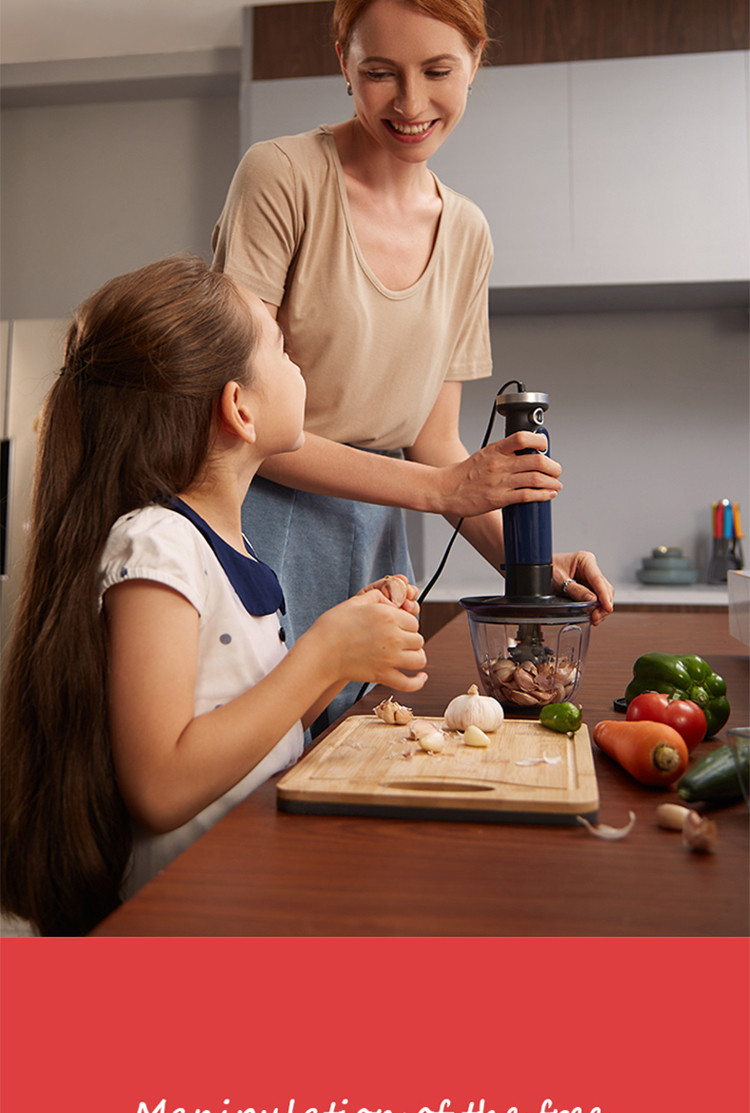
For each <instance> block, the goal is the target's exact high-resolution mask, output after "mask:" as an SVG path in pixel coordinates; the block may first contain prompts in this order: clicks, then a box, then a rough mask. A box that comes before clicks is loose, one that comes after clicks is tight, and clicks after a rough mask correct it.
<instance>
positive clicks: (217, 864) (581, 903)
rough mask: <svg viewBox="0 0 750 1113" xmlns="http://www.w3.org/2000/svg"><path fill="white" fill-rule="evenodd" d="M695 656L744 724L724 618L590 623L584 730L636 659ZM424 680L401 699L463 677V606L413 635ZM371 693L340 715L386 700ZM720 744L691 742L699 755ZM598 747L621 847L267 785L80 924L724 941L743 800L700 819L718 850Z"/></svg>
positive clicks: (181, 931) (565, 832)
mask: <svg viewBox="0 0 750 1113" xmlns="http://www.w3.org/2000/svg"><path fill="white" fill-rule="evenodd" d="M654 650H659V651H661V652H666V653H686V652H688V653H696V654H698V655H699V656H702V657H705V658H706V659H707V660H708V661H709V662H710V664H711V665H712V666H713V668H714V670H715V671H717V672H719V673H721V675H723V676H724V678H725V679H726V681H727V685H728V689H729V696H730V702H731V704H732V715H731V718H730V720H729V723H728V724H727V726H728V727H730V726H747V725H748V723H749V722H750V708H749V707H748V686H749V669H748V651H747V648H746V647H744V646H743V645H742V644H741V643H740V642H739V641H737V640H736V639H734V638H732V637H731V636H730V635H729V630H728V619H727V615H726V612H725V613H723V614H702V613H699V612H698V613H674V612H669V611H666V612H656V613H626V614H617V613H616V614H614V615H613V616H611V617H610V618H609V619H608V620H607V621H606V622H605V623H604V624H603V625H601V626H599V627H597V628H596V629H594V630H593V631H592V634H591V644H590V648H589V659H588V665H587V671H586V676H585V678H584V682H583V684H582V687H581V690H580V693H579V698H580V701H581V702H582V704H583V707H584V718H585V722H586V723H587V725H588V726H589V729H591V728H592V727H593V726H594V724H595V723H596V722H598V721H599V720H600V719H603V718H613V717H616V715H615V712H614V711H613V707H612V701H613V699H614V698H615V697H618V696H621V695H622V694H623V692H624V689H625V687H626V685H627V683H628V680H629V679H630V677H631V675H632V664H633V661H634V660H635V659H636V657H638V656H639V655H640V654H641V653H647V652H651V651H654ZM428 670H429V674H430V679H429V681H428V682H427V684H426V685H425V687H424V689H423V690H422V691H421V692H419V693H417V694H416V695H414V696H410V697H409V699H408V701H407V702H408V703H409V704H410V705H411V706H412V707H413V709H414V711H415V713H416V714H421V715H430V714H432V715H438V714H441V713H442V711H443V710H444V708H445V705H446V703H447V701H448V699H449V698H450V697H452V696H453V695H456V694H457V693H459V692H461V691H465V690H466V688H467V687H468V686H469V684H471V683H473V682H474V681H475V680H476V668H475V665H474V659H473V655H472V650H471V641H470V637H469V632H468V624H467V621H466V618H465V616H464V615H463V614H462V615H460V616H459V617H457V618H455V619H453V620H452V621H451V622H450V623H449V624H448V625H447V626H446V627H444V628H443V629H442V630H441V631H439V632H438V633H437V634H436V635H435V636H434V637H433V638H432V639H430V641H429V643H428ZM384 694H390V693H387V692H386V693H384V692H383V690H379V689H376V690H375V691H374V692H373V693H371V694H370V695H368V696H367V697H366V698H365V699H364V700H363V701H361V702H360V703H359V704H357V705H356V707H355V708H354V709H353V710H354V711H357V712H359V713H361V712H362V711H363V710H368V709H369V708H371V707H372V706H373V705H374V703H376V702H377V701H378V700H379V699H381V698H382V697H383V695H384ZM725 740H726V729H725V730H724V731H722V732H721V733H720V735H719V738H718V739H717V741H716V742H707V743H702V745H701V748H700V749H699V751H698V753H699V754H700V753H703V752H706V751H707V750H708V749H709V748H710V747H712V746H715V745H717V744H718V743H719V742H721V741H725ZM594 749H595V761H596V769H597V776H598V781H599V792H600V800H601V802H600V808H599V820H600V822H603V823H610V824H612V825H614V826H621V825H623V824H625V823H626V821H627V818H628V812H629V811H630V810H631V809H632V810H633V811H634V812H635V813H636V815H637V822H636V825H635V828H634V830H633V831H632V832H631V833H630V835H629V836H628V837H627V838H626V839H624V840H621V841H619V842H604V841H602V840H600V839H596V838H593V837H592V836H591V835H590V834H589V833H588V832H587V831H586V830H584V829H583V828H582V827H581V828H579V827H547V826H535V825H518V826H511V825H506V824H494V823H474V822H451V821H447V820H443V821H434V820H416V819H413V820H407V819H381V818H373V817H362V816H360V817H350V816H307V815H290V814H284V813H282V812H279V811H278V810H277V807H276V794H275V782H276V779H277V778H275V779H273V780H272V781H270V782H268V783H267V784H265V785H263V786H262V787H261V788H260V789H258V790H257V791H256V792H255V793H253V795H252V796H250V797H249V798H248V799H247V800H245V801H244V802H243V803H242V804H240V805H239V806H238V807H237V808H235V809H234V811H232V812H231V813H230V814H229V815H227V816H226V817H225V818H224V819H223V820H221V821H220V822H219V823H218V824H217V825H216V827H214V828H213V830H211V831H209V832H208V833H207V834H205V835H204V836H203V837H202V838H201V839H199V840H198V842H197V843H195V844H194V845H193V846H192V847H190V848H189V849H188V850H187V851H186V852H185V853H184V854H183V855H181V857H180V858H178V859H177V860H176V861H175V862H173V863H172V865H170V866H169V867H168V868H167V869H166V870H165V871H164V872H163V873H162V874H161V875H159V876H158V877H157V878H155V879H154V880H153V881H151V882H150V883H149V884H148V885H146V886H145V887H144V888H143V889H142V890H141V891H140V892H139V893H136V894H135V896H134V897H132V898H131V899H130V900H129V901H127V902H126V903H125V904H124V905H123V906H122V907H121V908H119V909H118V910H117V911H116V912H115V913H114V914H113V915H112V916H110V917H109V918H108V919H107V920H105V921H104V922H103V923H102V924H101V925H100V926H99V927H98V928H97V929H96V931H95V932H94V933H93V934H95V935H109V936H112V935H119V936H137V935H150V936H164V935H182V936H229V935H236V936H428V935H435V936H633V935H635V936H654V935H656V936H719V935H724V936H729V935H742V936H744V935H746V934H747V933H748V927H749V926H750V925H749V916H748V910H749V908H750V892H749V877H750V871H749V870H748V864H749V855H748V826H749V822H748V821H749V817H750V813H749V812H748V809H747V808H746V807H745V805H744V804H736V805H733V806H731V807H729V808H724V809H721V810H720V811H717V812H716V814H715V819H716V821H717V823H718V827H719V839H720V844H719V849H718V852H717V853H716V854H712V855H701V854H695V853H691V852H689V851H686V850H684V849H683V847H682V845H681V839H680V835H679V833H677V832H672V831H664V830H662V829H660V828H658V827H657V825H656V821H655V809H656V805H657V803H660V802H661V801H663V800H668V799H676V797H673V796H672V795H671V794H669V793H664V792H662V791H660V790H651V789H646V788H643V787H642V786H640V785H639V784H638V783H637V782H635V781H634V780H632V779H631V778H630V777H629V776H628V774H626V773H624V772H623V771H622V770H621V769H620V767H619V766H617V765H616V764H615V763H614V762H612V761H611V760H610V759H609V758H607V757H606V756H605V755H604V754H602V753H601V752H600V751H599V750H598V748H596V747H594Z"/></svg>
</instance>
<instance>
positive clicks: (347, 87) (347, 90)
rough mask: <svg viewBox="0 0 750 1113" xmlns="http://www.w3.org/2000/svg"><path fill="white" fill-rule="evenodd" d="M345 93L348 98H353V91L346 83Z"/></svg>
mask: <svg viewBox="0 0 750 1113" xmlns="http://www.w3.org/2000/svg"><path fill="white" fill-rule="evenodd" d="M346 92H347V95H348V96H350V97H353V96H354V90H353V89H352V87H351V85H350V84H349V82H348V81H347V83H346Z"/></svg>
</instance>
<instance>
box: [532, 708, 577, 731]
mask: <svg viewBox="0 0 750 1113" xmlns="http://www.w3.org/2000/svg"><path fill="white" fill-rule="evenodd" d="M539 722H540V723H541V724H542V726H543V727H549V729H550V730H558V731H559V732H560V734H573V733H574V732H575V731H577V730H578V729H579V727H580V725H581V723H582V722H583V715H582V714H581V709H580V707H576V705H575V704H574V703H547V704H545V705H544V707H543V708H542V710H541V711H540V712H539Z"/></svg>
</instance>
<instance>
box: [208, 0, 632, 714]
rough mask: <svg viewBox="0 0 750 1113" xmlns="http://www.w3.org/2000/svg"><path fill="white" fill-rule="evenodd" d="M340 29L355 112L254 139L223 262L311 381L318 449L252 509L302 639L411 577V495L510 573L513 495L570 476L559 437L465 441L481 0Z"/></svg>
mask: <svg viewBox="0 0 750 1113" xmlns="http://www.w3.org/2000/svg"><path fill="white" fill-rule="evenodd" d="M333 25H334V32H335V35H336V52H337V57H338V60H339V65H340V68H341V71H342V75H343V78H344V82H345V84H342V92H344V90H346V91H348V92H349V93H350V95H351V97H352V102H353V106H354V115H353V116H352V117H351V118H350V119H348V120H345V121H343V122H341V123H338V124H334V125H333V126H328V125H324V126H321V127H319V128H317V129H316V130H314V131H311V132H308V133H305V134H303V135H296V136H286V137H284V138H281V139H276V140H273V141H269V142H263V143H258V144H255V145H254V146H253V147H251V148H250V150H249V151H248V152H247V154H246V155H245V157H244V158H243V160H242V162H241V163H240V166H239V167H238V169H237V172H236V174H235V176H234V179H233V181H232V184H231V186H230V189H229V193H228V196H227V200H226V203H225V205H224V209H223V212H222V214H221V216H220V218H219V221H218V223H217V225H216V228H215V230H214V236H213V247H214V266H215V267H216V268H217V269H221V270H225V271H227V272H228V273H230V274H231V275H232V276H233V277H234V278H235V279H236V280H237V281H238V282H240V283H241V284H243V285H244V286H246V287H248V288H249V289H251V290H253V291H254V292H255V293H256V294H257V295H258V296H259V297H261V298H262V299H263V300H264V301H265V302H266V304H267V305H268V307H269V309H270V311H271V313H272V314H273V315H275V316H277V317H278V320H279V323H280V324H281V326H282V329H283V331H284V335H285V336H286V338H287V343H288V345H289V347H290V352H291V355H292V357H293V358H294V360H295V362H296V363H297V364H298V365H299V366H300V368H301V370H302V374H303V375H304V377H305V380H306V383H307V406H306V413H305V438H306V439H305V444H304V446H303V447H302V448H301V449H300V451H299V452H296V453H294V454H293V455H292V454H286V455H282V456H279V457H276V458H275V459H274V461H273V462H268V463H267V464H266V465H264V467H263V468H262V471H261V476H262V478H261V479H260V481H258V482H256V483H255V484H254V486H253V492H252V493H251V495H250V497H249V498H248V499H247V500H246V502H245V507H244V510H243V521H244V523H245V528H246V529H247V530H248V531H249V532H251V533H252V535H253V537H256V538H257V540H258V547H259V551H260V553H261V555H262V556H263V558H264V559H266V560H268V561H269V562H270V563H272V564H274V565H275V567H276V568H277V569H278V570H279V572H280V577H281V580H282V583H283V585H284V590H285V593H286V597H287V602H288V611H289V619H290V625H291V630H292V634H293V635H294V636H297V635H298V634H299V633H301V632H302V631H304V630H305V629H306V628H307V627H308V626H309V625H310V624H311V623H312V622H313V621H314V620H315V618H316V617H317V615H318V613H319V612H320V610H321V609H325V608H326V607H327V606H329V605H332V604H333V603H334V602H337V601H338V600H340V599H341V598H344V597H345V596H346V595H347V594H348V593H349V589H350V588H352V587H355V586H361V585H362V584H364V583H368V582H370V581H371V580H372V579H373V578H374V577H376V576H379V575H380V574H386V573H387V572H392V571H398V572H402V573H404V574H406V575H407V576H410V568H411V565H410V560H409V553H408V548H407V543H406V530H405V525H404V517H403V508H406V509H413V510H420V511H428V512H431V513H439V514H443V515H444V516H445V517H446V518H447V519H448V520H449V521H451V522H453V523H455V522H456V521H457V520H458V519H460V518H464V519H465V522H464V524H463V527H462V531H463V534H464V536H465V537H466V538H467V539H468V540H469V541H470V543H471V544H472V545H473V546H474V547H475V548H476V549H477V550H478V551H479V552H480V553H481V554H482V555H483V556H484V557H485V558H486V559H487V560H488V561H489V562H490V563H491V564H492V565H493V566H495V567H498V568H499V567H500V565H501V564H502V562H503V537H502V522H501V515H500V513H499V510H500V508H501V507H503V506H505V505H507V504H509V503H514V502H519V501H524V502H529V501H546V500H549V499H551V498H554V497H555V495H556V493H557V491H558V490H559V489H560V487H561V484H560V481H559V478H558V477H559V474H560V467H559V465H558V464H556V463H555V462H554V461H553V460H550V459H549V457H547V456H544V455H539V454H538V451H537V452H536V453H533V454H532V455H527V454H524V455H518V454H517V453H518V451H519V450H520V449H537V450H542V451H543V450H544V448H545V447H546V444H545V443H544V441H543V438H541V437H537V436H535V435H534V434H530V433H521V434H517V435H516V436H514V437H511V438H507V439H506V440H503V441H499V442H497V443H495V444H493V445H491V446H489V447H488V448H486V449H484V450H481V451H480V452H477V453H475V454H474V455H473V456H470V455H469V453H468V452H467V450H466V448H465V447H464V445H463V444H462V442H461V439H460V436H459V429H458V424H459V422H458V419H459V410H460V402H461V384H462V382H464V381H466V380H471V379H476V378H482V377H486V376H489V375H490V374H491V373H492V361H491V354H490V343H489V325H488V296H487V282H488V276H489V271H490V267H491V264H492V243H491V239H490V234H489V229H488V226H487V221H486V220H485V218H484V216H483V214H482V213H481V212H480V211H479V209H478V208H477V206H476V205H474V204H473V203H472V202H471V201H469V200H468V199H467V198H465V197H462V196H460V195H459V194H457V193H455V192H453V191H452V190H450V189H448V188H447V187H445V186H444V185H443V184H442V183H441V182H440V181H439V180H438V179H437V178H436V177H435V175H434V174H433V173H432V171H431V170H430V168H429V166H428V160H429V159H430V158H431V157H432V156H433V155H434V154H435V152H436V151H437V150H438V149H439V148H440V147H441V145H442V144H443V143H444V141H445V139H446V138H447V137H448V136H449V135H450V134H451V132H452V131H453V130H454V128H455V127H456V126H457V125H458V124H459V122H460V120H461V117H462V116H463V114H464V112H465V110H466V105H467V98H468V96H469V93H470V88H471V81H472V78H473V76H474V74H475V73H476V70H477V67H478V66H479V64H480V60H481V57H482V52H483V49H484V44H485V41H486V38H487V33H486V29H485V16H484V5H483V0H462V2H461V3H455V2H451V3H448V2H447V0H338V2H337V3H336V4H335V6H334V17H333ZM344 103H345V102H344ZM571 578H576V579H578V580H579V581H580V582H581V583H582V584H587V585H588V587H584V586H581V587H579V588H578V590H579V591H580V592H583V593H584V594H585V595H586V596H588V598H590V599H593V598H594V594H593V593H595V594H596V595H598V596H599V598H600V600H601V608H600V610H599V613H598V615H597V616H596V617H597V618H601V617H603V615H604V614H605V613H606V612H607V611H609V610H611V588H610V585H609V584H608V583H607V581H606V580H605V579H604V577H603V576H602V575H601V573H600V572H599V570H598V567H597V565H596V561H595V560H594V558H593V556H591V554H569V555H567V556H565V557H561V558H558V560H557V564H556V569H555V579H556V582H557V583H558V585H559V584H561V583H562V582H563V581H564V580H565V579H568V580H570V579H571ZM589 588H590V589H592V590H591V591H589V590H588V589H589ZM592 592H593V593H592ZM595 621H596V618H595ZM355 693H356V689H351V690H350V691H349V692H348V693H345V694H342V697H341V698H340V699H339V700H338V701H337V702H336V703H335V704H334V705H332V707H331V708H330V709H329V711H328V713H327V714H326V716H325V717H324V718H323V719H322V720H321V722H320V723H319V724H318V725H319V726H321V727H322V726H325V725H327V724H328V722H329V721H331V719H332V718H335V717H336V716H337V715H338V714H340V713H341V712H342V711H343V710H344V709H345V708H346V706H347V705H348V704H349V703H351V702H352V700H353V698H354V696H355Z"/></svg>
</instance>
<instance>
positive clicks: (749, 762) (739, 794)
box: [677, 738, 750, 804]
mask: <svg viewBox="0 0 750 1113" xmlns="http://www.w3.org/2000/svg"><path fill="white" fill-rule="evenodd" d="M740 777H741V778H742V781H740ZM749 781H750V739H747V738H738V739H737V745H736V756H735V747H734V746H729V745H727V744H725V745H723V746H718V747H717V748H716V749H715V750H712V751H711V753H710V754H706V756H705V757H703V758H701V759H700V761H698V762H696V764H695V765H694V766H693V768H692V769H689V770H688V771H687V773H685V774H684V775H683V776H682V777H681V778H680V780H679V781H678V782H677V794H678V795H679V796H681V797H682V799H683V800H687V801H688V802H689V803H693V802H694V801H696V800H705V801H706V802H707V803H717V804H719V803H720V804H731V803H733V802H734V801H735V800H742V799H743V798H746V797H747V792H748V782H749ZM743 786H744V788H743Z"/></svg>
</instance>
